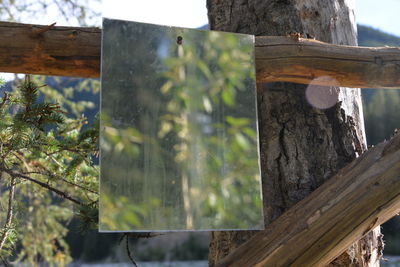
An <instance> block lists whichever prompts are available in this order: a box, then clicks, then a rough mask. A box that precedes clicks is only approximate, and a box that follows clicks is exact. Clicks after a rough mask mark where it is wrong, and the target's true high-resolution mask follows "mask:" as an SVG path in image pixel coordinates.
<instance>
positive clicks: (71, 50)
mask: <svg viewBox="0 0 400 267" xmlns="http://www.w3.org/2000/svg"><path fill="white" fill-rule="evenodd" d="M42 29H45V30H42ZM37 33H39V34H37ZM100 42H101V30H100V29H98V28H81V27H49V26H39V25H29V24H20V23H9V22H0V72H13V73H30V74H44V75H59V76H76V77H87V78H98V77H99V76H100V53H101V48H100ZM255 55H256V68H257V82H295V83H303V84H309V83H310V82H313V83H314V84H316V85H340V86H344V87H360V88H400V49H399V48H376V47H373V48H372V47H352V46H343V45H332V44H327V43H323V42H319V41H315V40H310V39H303V38H299V39H295V38H292V37H284V36H275V37H274V36H268V37H267V36H265V37H256V43H255Z"/></svg>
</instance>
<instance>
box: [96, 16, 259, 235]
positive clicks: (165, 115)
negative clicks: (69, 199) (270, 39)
mask: <svg viewBox="0 0 400 267" xmlns="http://www.w3.org/2000/svg"><path fill="white" fill-rule="evenodd" d="M101 63H102V64H101V65H102V67H101V73H102V75H101V82H102V92H101V114H100V124H101V126H100V128H101V129H100V149H101V181H100V215H99V228H100V231H101V232H116V231H123V232H129V231H132V232H139V231H140V232H150V231H156V232H162V231H181V230H190V231H191V230H248V229H262V228H263V214H262V199H261V182H260V180H261V178H260V167H259V153H258V147H259V146H258V130H257V110H256V87H255V68H254V36H251V35H243V34H233V33H223V32H214V31H202V30H195V29H183V28H175V27H167V26H159V25H151V24H144V23H136V22H128V21H121V20H110V19H104V20H103V36H102V62H101Z"/></svg>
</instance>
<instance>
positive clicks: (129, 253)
mask: <svg viewBox="0 0 400 267" xmlns="http://www.w3.org/2000/svg"><path fill="white" fill-rule="evenodd" d="M125 241H126V243H125V244H126V254H128V257H129V260H130V261H131V262H132V265H133V266H135V267H138V265H137V264H136V262H135V260H134V259H133V258H132V255H131V250H130V249H129V235H128V234H125Z"/></svg>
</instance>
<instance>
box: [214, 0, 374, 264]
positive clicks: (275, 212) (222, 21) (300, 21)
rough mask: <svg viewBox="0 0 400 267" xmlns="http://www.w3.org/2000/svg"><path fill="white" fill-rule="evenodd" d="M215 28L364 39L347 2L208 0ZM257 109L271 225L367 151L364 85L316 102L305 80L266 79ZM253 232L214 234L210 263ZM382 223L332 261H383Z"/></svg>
mask: <svg viewBox="0 0 400 267" xmlns="http://www.w3.org/2000/svg"><path fill="white" fill-rule="evenodd" d="M207 7H208V16H209V23H210V29H212V30H221V31H229V32H241V33H248V34H255V35H286V34H287V33H289V32H293V31H296V32H300V33H309V34H311V35H313V36H315V37H316V39H317V40H321V41H324V42H329V43H335V44H346V45H357V41H356V32H355V31H356V24H355V21H354V13H353V10H352V8H351V7H349V6H348V3H347V1H345V0H297V1H294V0H264V1H260V0H240V1H236V0H208V1H207ZM259 87H260V88H259V90H258V91H259V93H258V114H259V131H260V146H261V147H260V149H261V168H262V179H263V197H264V216H265V223H266V224H269V223H270V222H272V221H273V220H275V219H276V218H277V217H278V216H280V215H281V214H282V213H283V212H284V211H285V210H287V209H288V208H289V207H291V206H293V205H294V204H295V203H297V202H298V201H300V200H301V199H303V198H304V197H305V196H307V195H308V194H310V193H311V192H312V191H313V190H314V189H316V188H317V187H319V186H320V185H321V184H322V183H323V182H324V181H325V180H327V179H328V178H329V177H331V176H333V175H334V174H335V173H336V172H337V171H338V170H339V169H340V168H342V167H344V166H345V165H347V164H348V163H350V162H351V161H352V160H353V159H354V158H355V157H357V156H358V155H360V153H362V152H363V151H364V150H365V137H364V132H363V128H364V127H363V123H362V121H363V118H362V107H361V100H360V91H359V89H349V88H340V89H339V88H330V90H327V91H326V92H328V93H327V94H330V95H331V97H334V98H337V100H338V102H337V104H336V105H335V106H334V107H332V108H329V109H326V110H319V109H316V108H314V107H312V106H311V105H310V104H309V103H308V102H307V98H306V95H307V93H306V88H307V86H305V85H299V84H290V83H273V84H260V85H259ZM253 234H254V233H251V232H214V233H213V234H212V240H211V243H210V253H209V263H210V266H213V265H214V264H215V262H216V261H218V260H219V259H222V258H223V257H225V256H226V255H227V254H228V253H229V252H231V251H232V250H234V249H235V248H237V247H238V246H239V245H240V244H241V243H243V242H244V241H245V240H247V239H248V238H249V237H251V236H252V235H253ZM379 236H380V232H379V228H378V229H376V230H374V231H372V232H370V233H369V234H367V235H366V236H365V237H364V238H363V239H362V240H360V241H359V242H357V243H356V244H354V245H352V246H351V247H350V248H349V249H348V250H347V251H346V252H345V253H344V254H342V255H341V256H340V257H339V258H338V259H336V260H335V261H334V262H333V263H331V264H330V265H331V266H379V262H378V258H379V256H380V255H381V253H382V251H381V248H382V241H381V238H378V237H379ZM299 245H301V244H299Z"/></svg>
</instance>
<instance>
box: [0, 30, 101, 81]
mask: <svg viewBox="0 0 400 267" xmlns="http://www.w3.org/2000/svg"><path fill="white" fill-rule="evenodd" d="M42 29H45V31H42ZM100 44H101V30H100V29H98V28H81V27H48V26H38V25H29V24H20V23H10V22H0V72H13V73H27V74H28V73H29V74H43V75H58V76H75V77H85V78H97V77H99V76H100Z"/></svg>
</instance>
